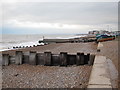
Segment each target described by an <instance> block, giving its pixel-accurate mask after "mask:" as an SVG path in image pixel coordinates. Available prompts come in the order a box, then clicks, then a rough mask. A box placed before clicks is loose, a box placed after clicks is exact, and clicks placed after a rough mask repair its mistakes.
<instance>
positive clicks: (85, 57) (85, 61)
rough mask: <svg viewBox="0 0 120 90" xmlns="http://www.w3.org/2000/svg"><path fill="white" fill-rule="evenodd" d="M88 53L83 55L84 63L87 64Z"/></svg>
mask: <svg viewBox="0 0 120 90" xmlns="http://www.w3.org/2000/svg"><path fill="white" fill-rule="evenodd" d="M89 56H90V54H89V53H88V54H87V55H84V64H88V61H89Z"/></svg>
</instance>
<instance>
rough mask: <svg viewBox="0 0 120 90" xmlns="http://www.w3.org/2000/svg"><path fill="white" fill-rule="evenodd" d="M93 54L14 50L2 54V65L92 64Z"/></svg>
mask: <svg viewBox="0 0 120 90" xmlns="http://www.w3.org/2000/svg"><path fill="white" fill-rule="evenodd" d="M94 58H95V55H93V54H90V53H88V54H86V55H85V54H84V53H80V52H78V53H76V54H68V53H67V52H60V54H52V53H51V52H44V53H37V52H36V51H30V52H29V53H25V52H24V53H23V52H22V51H16V54H15V55H14V56H10V55H9V54H2V65H3V66H7V65H9V64H16V65H21V64H30V65H45V66H67V65H77V66H78V65H85V64H88V65H93V62H94Z"/></svg>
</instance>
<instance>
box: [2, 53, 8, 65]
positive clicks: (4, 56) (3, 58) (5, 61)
mask: <svg viewBox="0 0 120 90" xmlns="http://www.w3.org/2000/svg"><path fill="white" fill-rule="evenodd" d="M2 65H5V66H7V65H9V54H2Z"/></svg>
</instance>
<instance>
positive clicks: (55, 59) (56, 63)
mask: <svg viewBox="0 0 120 90" xmlns="http://www.w3.org/2000/svg"><path fill="white" fill-rule="evenodd" d="M52 65H53V66H59V65H60V55H59V54H52Z"/></svg>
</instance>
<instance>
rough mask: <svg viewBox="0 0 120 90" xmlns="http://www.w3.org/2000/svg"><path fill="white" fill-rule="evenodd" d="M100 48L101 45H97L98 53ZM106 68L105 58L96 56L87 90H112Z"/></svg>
mask: <svg viewBox="0 0 120 90" xmlns="http://www.w3.org/2000/svg"><path fill="white" fill-rule="evenodd" d="M102 47H103V44H101V43H99V44H98V48H97V50H98V51H100V49H101V48H102ZM108 68H109V67H108V63H107V59H106V57H105V56H99V55H96V56H95V61H94V64H93V68H92V71H91V75H90V79H89V83H88V87H87V90H91V89H95V88H101V90H102V89H105V88H108V89H109V90H112V85H111V81H110V73H109V69H108Z"/></svg>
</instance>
